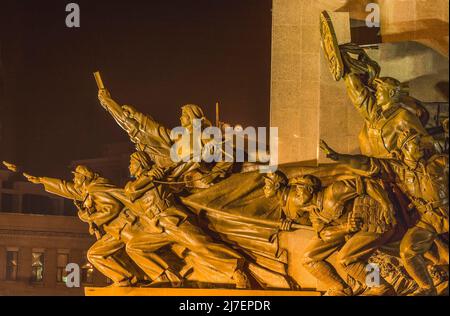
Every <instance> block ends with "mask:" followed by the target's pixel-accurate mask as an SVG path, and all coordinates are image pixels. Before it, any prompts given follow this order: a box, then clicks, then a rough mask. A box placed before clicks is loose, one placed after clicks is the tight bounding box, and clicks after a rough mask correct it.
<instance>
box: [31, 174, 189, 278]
mask: <svg viewBox="0 0 450 316" xmlns="http://www.w3.org/2000/svg"><path fill="white" fill-rule="evenodd" d="M73 174H74V181H73V182H66V181H64V180H60V179H53V178H47V177H34V176H31V175H28V174H24V176H25V177H26V178H27V179H28V180H29V181H30V182H32V183H37V184H43V185H44V186H45V190H46V191H47V192H50V193H53V194H56V195H59V196H62V197H65V198H68V199H73V200H75V201H76V204H77V207H78V209H79V212H78V216H79V217H80V219H81V220H82V221H84V222H87V223H88V224H89V227H90V232H91V233H95V235H96V237H97V239H98V240H97V241H96V242H95V243H94V244H93V245H92V246H91V248H90V249H89V250H88V253H87V258H88V260H89V261H90V262H91V263H92V264H93V265H94V267H95V268H96V269H97V270H99V271H100V272H101V273H103V274H104V275H105V276H107V277H108V278H110V279H111V280H112V281H113V282H114V283H113V286H130V285H133V284H136V283H137V282H138V281H142V280H139V279H138V277H137V274H138V272H136V271H134V270H135V269H134V268H133V266H132V265H130V262H127V260H126V259H125V260H121V256H122V257H123V255H124V254H125V253H124V252H123V251H124V250H125V246H126V244H127V243H129V242H130V241H132V240H133V238H134V237H135V236H136V237H139V236H140V234H142V233H143V225H142V224H141V223H140V221H141V220H142V219H140V218H138V216H136V215H135V214H134V213H133V212H132V211H131V210H130V209H128V208H126V206H125V204H130V203H127V201H126V197H125V195H124V194H123V190H121V189H119V188H117V187H116V186H114V185H112V184H111V183H110V182H109V181H108V180H106V179H104V178H101V177H100V176H99V175H98V174H96V173H94V172H92V171H91V170H90V169H89V168H87V167H85V166H77V167H76V169H75V171H74V172H73ZM128 261H129V260H128ZM136 263H137V264H138V266H139V267H141V268H142V270H143V271H144V272H145V273H146V274H147V276H148V277H149V278H150V279H151V280H152V281H153V284H156V283H168V282H170V283H171V284H172V285H173V286H179V285H180V283H181V281H180V279H179V277H178V276H177V274H176V273H175V272H173V271H171V269H170V268H169V267H168V265H167V264H166V263H165V262H164V261H163V259H162V258H160V257H159V256H157V255H156V254H149V255H147V254H144V256H142V257H141V260H140V261H139V262H136Z"/></svg>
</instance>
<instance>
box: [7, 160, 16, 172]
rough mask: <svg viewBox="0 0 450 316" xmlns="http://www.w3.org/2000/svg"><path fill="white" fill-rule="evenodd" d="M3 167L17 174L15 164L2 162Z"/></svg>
mask: <svg viewBox="0 0 450 316" xmlns="http://www.w3.org/2000/svg"><path fill="white" fill-rule="evenodd" d="M3 165H4V166H5V167H6V168H8V170H9V171H12V172H17V171H18V168H17V166H16V165H15V164H12V163H9V162H7V161H3Z"/></svg>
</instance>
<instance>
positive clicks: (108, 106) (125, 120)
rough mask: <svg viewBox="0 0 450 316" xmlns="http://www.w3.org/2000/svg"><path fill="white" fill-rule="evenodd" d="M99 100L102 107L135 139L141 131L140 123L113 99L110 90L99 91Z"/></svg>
mask: <svg viewBox="0 0 450 316" xmlns="http://www.w3.org/2000/svg"><path fill="white" fill-rule="evenodd" d="M98 99H99V101H100V104H101V105H102V107H103V108H104V109H105V110H106V111H108V113H109V114H111V116H112V117H113V118H114V120H115V121H116V122H117V124H118V125H119V126H120V127H121V128H122V129H123V130H125V131H126V132H127V133H128V134H129V135H130V137H134V136H135V135H136V133H137V132H138V129H139V128H138V122H136V120H135V119H132V118H130V117H129V115H128V112H127V111H125V110H124V108H123V107H121V106H120V105H119V104H118V103H117V102H116V101H114V100H113V99H112V98H111V94H110V93H109V92H108V90H106V89H100V90H98Z"/></svg>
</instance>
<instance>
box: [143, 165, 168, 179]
mask: <svg viewBox="0 0 450 316" xmlns="http://www.w3.org/2000/svg"><path fill="white" fill-rule="evenodd" d="M147 175H148V176H149V177H151V178H153V180H162V179H163V178H164V175H165V171H164V169H163V168H160V167H157V166H156V165H155V166H153V167H152V169H150V171H149V172H148V173H147Z"/></svg>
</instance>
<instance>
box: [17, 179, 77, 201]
mask: <svg viewBox="0 0 450 316" xmlns="http://www.w3.org/2000/svg"><path fill="white" fill-rule="evenodd" d="M23 175H24V177H25V178H27V180H28V181H30V182H31V183H35V184H43V185H44V188H45V191H47V192H49V193H52V194H55V195H59V196H62V197H64V198H66V199H72V200H78V201H82V200H83V197H82V194H81V193H80V192H79V191H78V190H77V189H76V188H75V185H74V183H73V182H68V181H65V180H61V179H55V178H47V177H35V176H32V175H29V174H27V173H24V174H23Z"/></svg>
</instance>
